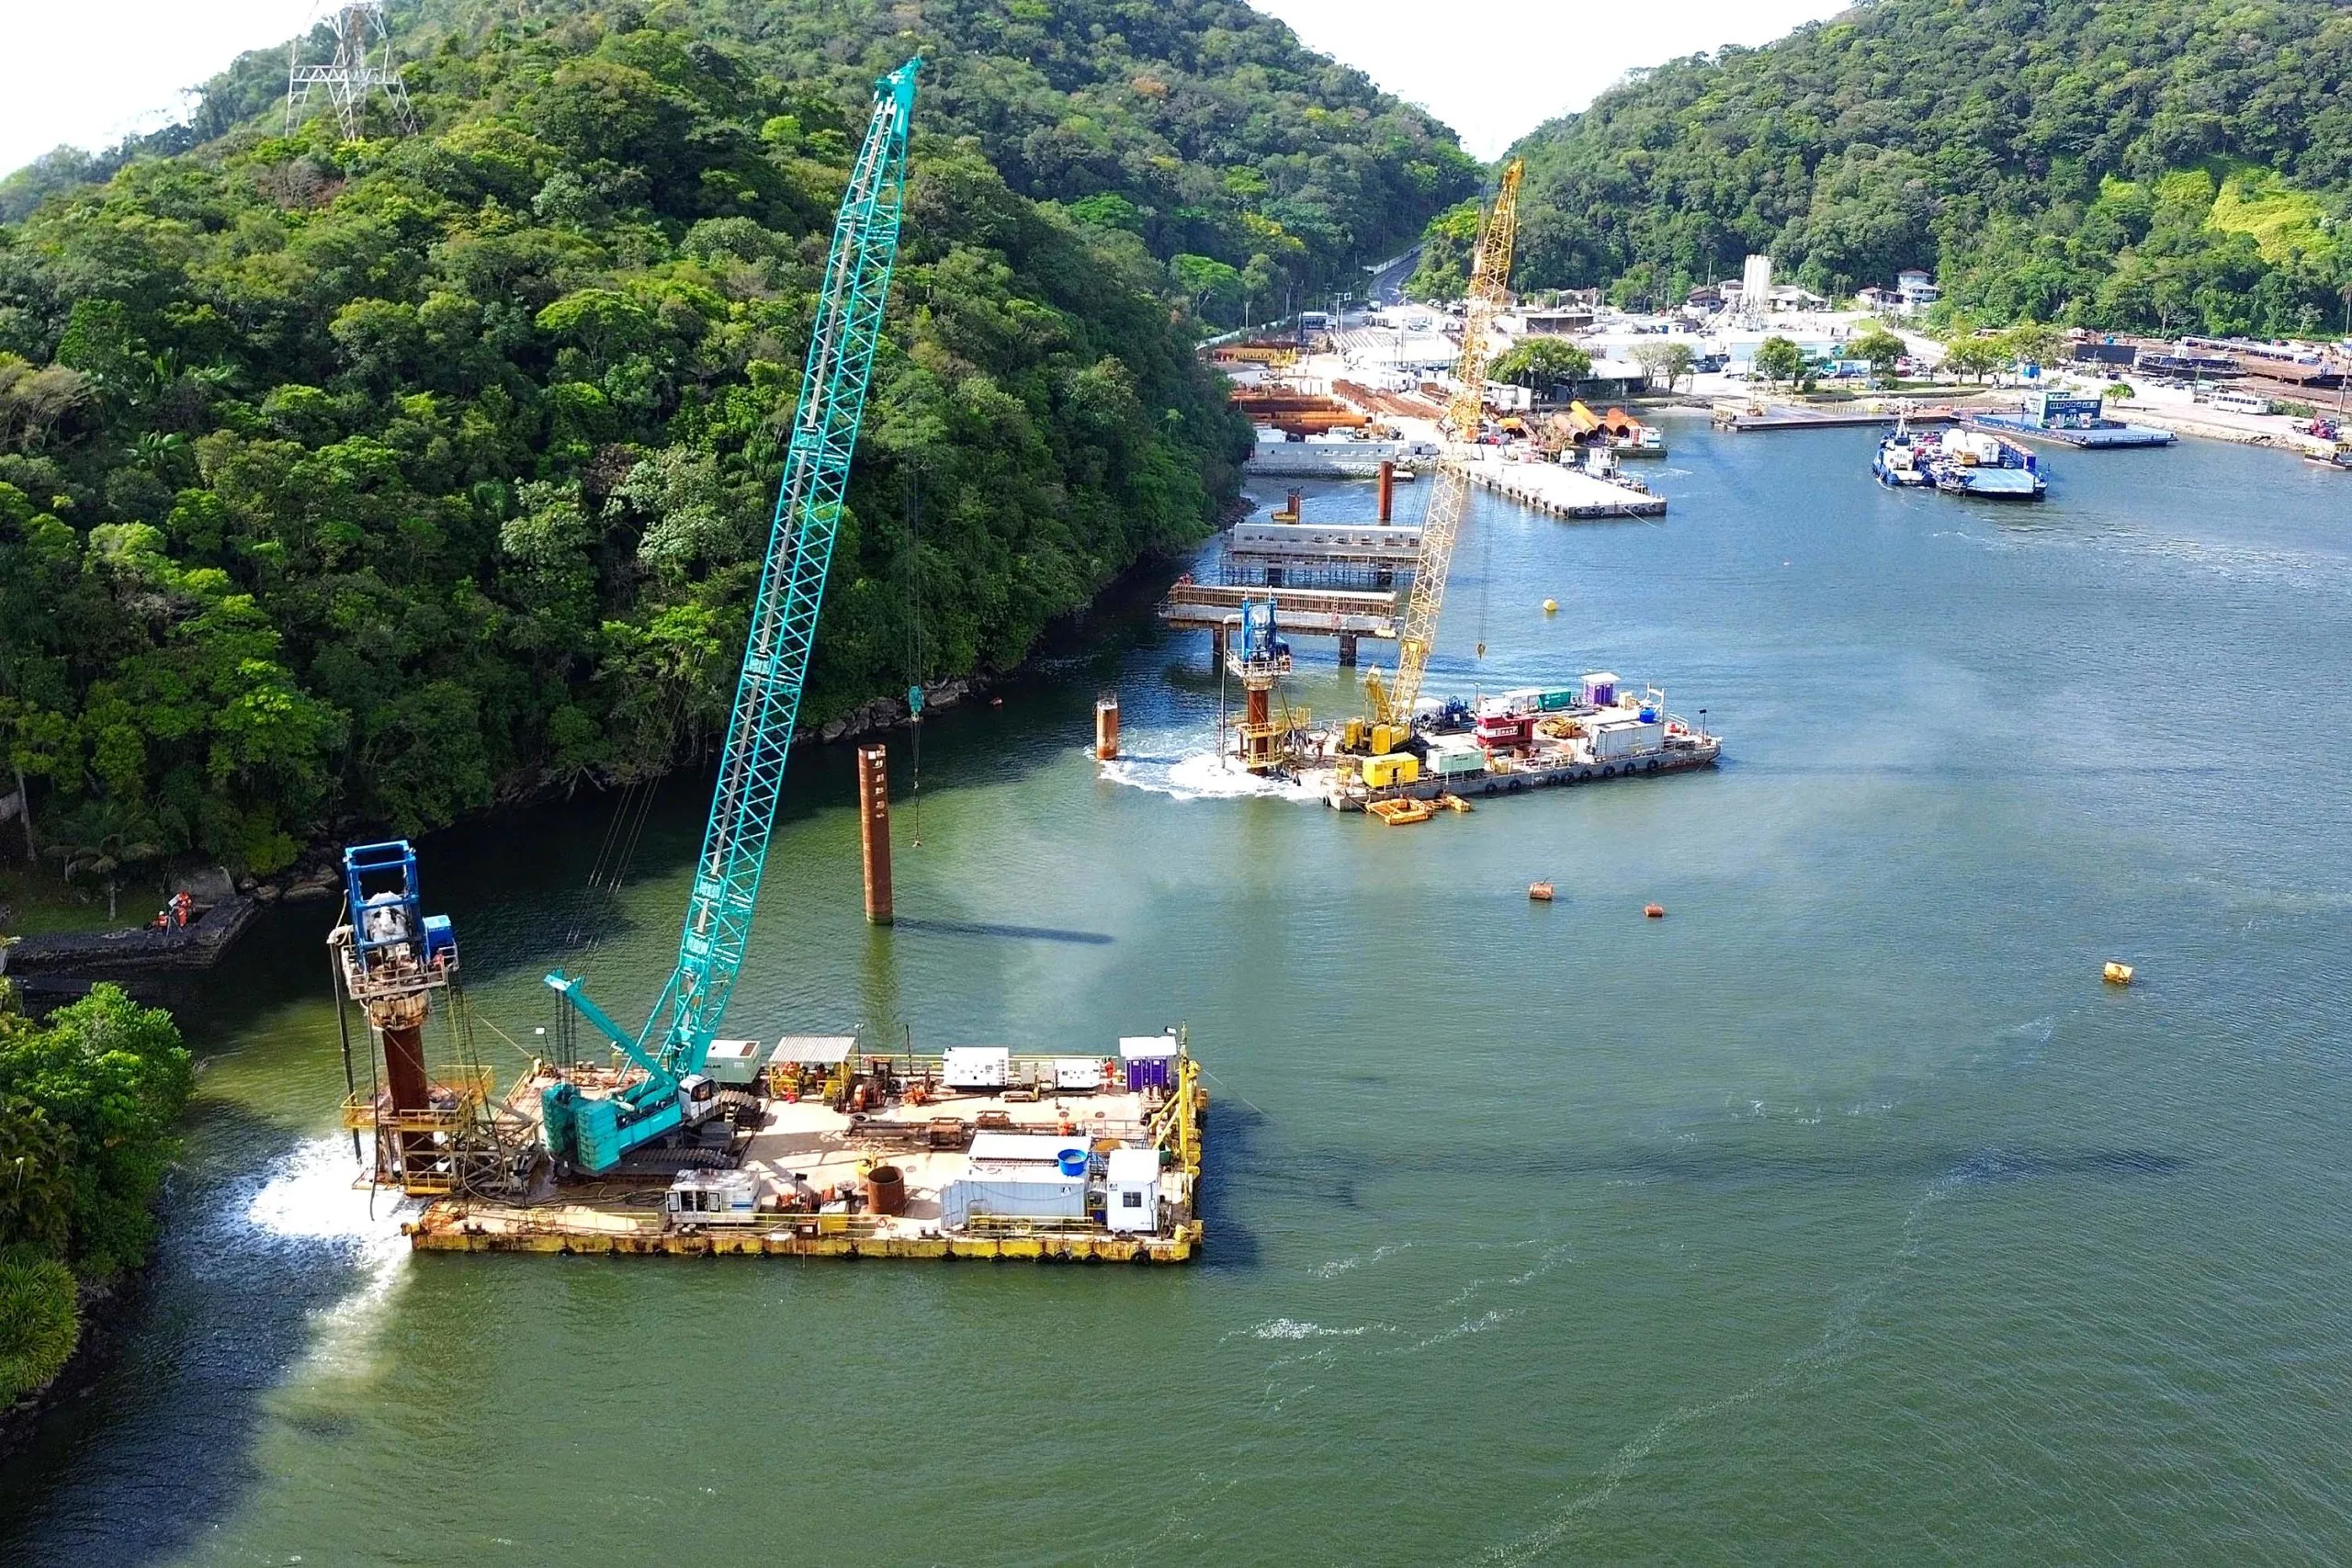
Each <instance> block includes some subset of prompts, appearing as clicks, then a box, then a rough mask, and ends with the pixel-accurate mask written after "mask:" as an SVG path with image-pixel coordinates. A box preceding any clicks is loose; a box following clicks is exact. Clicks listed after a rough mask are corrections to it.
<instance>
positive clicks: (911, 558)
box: [907, 463, 923, 850]
mask: <svg viewBox="0 0 2352 1568" xmlns="http://www.w3.org/2000/svg"><path fill="white" fill-rule="evenodd" d="M907 559H908V564H909V568H910V570H909V571H908V573H907V605H908V611H909V614H908V616H907V753H908V758H907V760H908V772H909V783H908V786H907V804H908V807H910V810H911V811H912V812H913V814H914V819H915V837H914V842H913V843H912V844H910V845H909V846H908V847H909V848H910V849H917V850H919V849H921V848H922V674H923V662H922V471H921V470H920V469H918V468H916V467H915V466H914V465H913V464H912V463H910V464H908V465H907Z"/></svg>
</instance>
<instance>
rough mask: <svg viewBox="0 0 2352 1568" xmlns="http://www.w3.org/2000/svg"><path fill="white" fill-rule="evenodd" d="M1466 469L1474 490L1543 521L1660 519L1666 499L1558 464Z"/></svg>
mask: <svg viewBox="0 0 2352 1568" xmlns="http://www.w3.org/2000/svg"><path fill="white" fill-rule="evenodd" d="M1468 468H1469V473H1470V482H1471V483H1473V484H1475V485H1476V486H1477V487H1478V488H1479V489H1481V490H1484V491H1491V492H1492V493H1494V494H1496V495H1499V496H1501V497H1502V498H1503V499H1505V500H1506V501H1510V502H1513V503H1515V504H1517V505H1520V506H1523V507H1525V508H1527V509H1528V510H1529V511H1530V512H1537V513H1543V514H1544V516H1546V517H1558V518H1563V519H1566V520H1567V521H1570V522H1586V521H1600V520H1606V519H1612V518H1624V517H1663V516H1665V515H1666V498H1665V497H1664V496H1662V495H1655V494H1652V493H1651V492H1650V491H1649V488H1648V487H1647V486H1645V485H1643V484H1641V483H1640V481H1638V480H1635V479H1619V480H1611V479H1596V478H1594V477H1593V476H1592V475H1590V474H1589V473H1586V472H1584V471H1583V470H1582V469H1580V468H1568V467H1566V465H1564V464H1560V463H1504V462H1495V461H1487V460H1484V459H1481V460H1479V461H1476V462H1473V463H1471V464H1469V465H1468Z"/></svg>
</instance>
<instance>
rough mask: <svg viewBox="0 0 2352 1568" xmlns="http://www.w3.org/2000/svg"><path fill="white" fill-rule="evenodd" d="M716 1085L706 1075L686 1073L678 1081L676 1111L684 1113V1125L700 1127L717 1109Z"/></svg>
mask: <svg viewBox="0 0 2352 1568" xmlns="http://www.w3.org/2000/svg"><path fill="white" fill-rule="evenodd" d="M718 1103H719V1101H718V1084H717V1083H715V1082H713V1081H712V1080H711V1077H710V1075H709V1074H707V1073H688V1074H687V1075H686V1076H685V1077H682V1078H680V1079H679V1080H678V1109H679V1111H682V1112H684V1115H685V1119H686V1125H687V1126H689V1127H697V1126H700V1125H701V1124H702V1123H703V1122H707V1121H708V1120H709V1119H710V1115H711V1112H713V1111H717V1110H718Z"/></svg>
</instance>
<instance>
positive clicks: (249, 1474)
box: [0, 1104, 368, 1568]
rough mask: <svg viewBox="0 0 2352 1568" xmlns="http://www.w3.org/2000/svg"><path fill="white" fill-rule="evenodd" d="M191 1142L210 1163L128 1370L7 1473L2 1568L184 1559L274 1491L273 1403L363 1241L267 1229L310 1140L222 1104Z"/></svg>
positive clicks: (140, 1323)
mask: <svg viewBox="0 0 2352 1568" xmlns="http://www.w3.org/2000/svg"><path fill="white" fill-rule="evenodd" d="M191 1131H192V1134H193V1136H194V1139H195V1141H197V1142H198V1143H200V1144H201V1145H204V1146H205V1147H206V1148H207V1149H208V1150H209V1156H208V1157H207V1159H206V1161H205V1162H204V1165H203V1167H202V1168H199V1169H198V1170H196V1171H194V1172H192V1173H187V1174H184V1175H182V1176H181V1177H179V1178H178V1179H176V1180H175V1182H174V1184H173V1187H172V1190H171V1191H170V1193H169V1194H168V1196H167V1198H166V1201H165V1204H164V1234H163V1239H162V1242H161V1244H160V1246H159V1247H158V1249H157V1255H156V1260H155V1263H154V1265H153V1273H152V1275H151V1276H150V1278H149V1280H148V1281H147V1285H146V1288H145V1290H144V1292H143V1293H142V1295H141V1299H140V1301H139V1303H138V1304H137V1306H136V1307H135V1308H134V1313H133V1316H132V1318H131V1320H130V1322H129V1323H128V1324H127V1325H125V1328H126V1332H125V1334H124V1336H123V1339H122V1350H121V1354H120V1357H119V1359H118V1360H117V1361H116V1362H115V1363H114V1365H113V1366H112V1367H110V1368H109V1369H108V1370H107V1371H106V1372H105V1374H104V1375H102V1376H101V1377H100V1378H99V1379H98V1381H97V1382H96V1384H95V1385H94V1386H93V1388H92V1389H91V1391H90V1393H88V1394H87V1395H86V1396H85V1397H84V1398H83V1399H81V1400H79V1401H77V1402H75V1403H74V1404H71V1405H69V1406H67V1407H65V1408H63V1409H61V1410H59V1411H57V1412H56V1413H54V1414H53V1415H51V1416H50V1417H49V1418H48V1419H47V1420H46V1421H44V1422H43V1424H42V1425H41V1427H40V1430H39V1431H38V1432H37V1433H36V1434H35V1436H34V1439H33V1441H32V1442H31V1444H30V1445H29V1446H28V1447H27V1448H26V1449H25V1450H22V1451H20V1452H19V1453H17V1455H15V1456H14V1457H12V1458H11V1459H10V1460H8V1461H6V1463H5V1464H0V1496H6V1497H9V1498H12V1499H16V1500H17V1502H16V1503H14V1504H12V1506H10V1507H8V1508H7V1509H5V1510H0V1561H6V1562H11V1563H19V1564H25V1565H27V1568H34V1565H43V1564H52V1563H54V1564H59V1565H61V1568H62V1565H65V1564H74V1565H80V1564H85V1563H95V1562H105V1563H113V1564H126V1565H131V1564H148V1563H158V1562H171V1561H177V1560H179V1559H180V1558H181V1557H182V1556H183V1555H184V1554H185V1553H186V1552H187V1551H189V1550H190V1549H191V1548H192V1547H193V1546H194V1545H195V1544H196V1543H197V1542H198V1540H201V1539H202V1538H203V1537H205V1536H206V1535H207V1534H208V1533H209V1532H210V1531H211V1530H212V1529H215V1528H216V1527H217V1526H218V1525H219V1524H220V1521H221V1520H222V1519H224V1518H226V1517H229V1516H230V1515H231V1514H232V1513H233V1512H234V1511H235V1509H236V1508H237V1507H238V1506H240V1505H241V1504H243V1502H244V1501H245V1499H246V1498H247V1497H248V1496H250V1495H251V1494H252V1492H253V1490H254V1487H256V1486H257V1485H259V1484H261V1483H263V1482H264V1481H266V1474H265V1472H264V1471H263V1468H262V1466H261V1463H260V1461H259V1458H258V1456H257V1453H256V1449H257V1446H258V1442H259V1438H260V1434H261V1432H262V1429H263V1427H264V1426H265V1423H266V1419H267V1414H266V1404H267V1401H268V1398H269V1395H270V1394H271V1393H272V1391H274V1390H275V1389H277V1388H278V1387H279V1386H280V1385H281V1384H282V1383H283V1382H285V1379H286V1376H287V1374H288V1370H289V1369H290V1368H292V1367H293V1366H294V1365H295V1363H296V1362H298V1361H299V1360H300V1359H301V1358H302V1357H303V1355H304V1354H305V1353H306V1352H308V1351H309V1350H310V1349H311V1346H312V1343H313V1336H314V1332H315V1326H314V1322H313V1320H314V1317H315V1316H316V1314H321V1313H323V1312H326V1311H328V1310H330V1309H332V1308H333V1307H334V1306H335V1305H336V1304H337V1303H341V1302H343V1301H345V1300H346V1299H347V1298H348V1297H349V1296H350V1294H351V1292H353V1291H354V1290H355V1289H356V1288H357V1287H358V1286H359V1284H360V1283H361V1281H362V1278H363V1275H364V1273H365V1271H366V1269H367V1267H368V1263H367V1260H366V1258H364V1257H363V1256H362V1246H363V1244H362V1243H361V1242H360V1240H359V1239H358V1238H357V1237H355V1236H348V1235H287V1234H282V1233H280V1232H277V1231H274V1230H272V1229H270V1228H267V1227H266V1226H264V1225H263V1224H258V1223H256V1222H255V1220H254V1218H253V1216H252V1210H253V1208H254V1201H255V1200H256V1198H258V1197H259V1196H260V1195H261V1193H262V1192H263V1190H264V1189H265V1188H266V1186H267V1185H268V1183H269V1182H270V1180H271V1179H272V1178H273V1177H274V1176H277V1175H280V1174H282V1173H284V1172H285V1171H286V1170H287V1169H288V1167H289V1164H290V1163H291V1162H292V1161H293V1159H294V1156H295V1155H296V1151H297V1149H298V1148H299V1147H300V1145H301V1143H302V1140H301V1139H300V1137H299V1136H298V1135H297V1134H294V1133H293V1132H291V1131H289V1130H288V1129H286V1128H284V1127H281V1126H279V1125H277V1124H276V1123H273V1122H267V1121H266V1120H264V1119H261V1118H258V1117H255V1116H254V1115H253V1114H252V1113H251V1112H250V1111H245V1110H243V1108H240V1107H235V1106H229V1105H221V1104H209V1105H208V1106H206V1108H205V1109H204V1110H203V1111H201V1112H200V1113H199V1114H198V1117H197V1118H196V1123H195V1125H194V1127H193V1128H192V1130H191Z"/></svg>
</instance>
